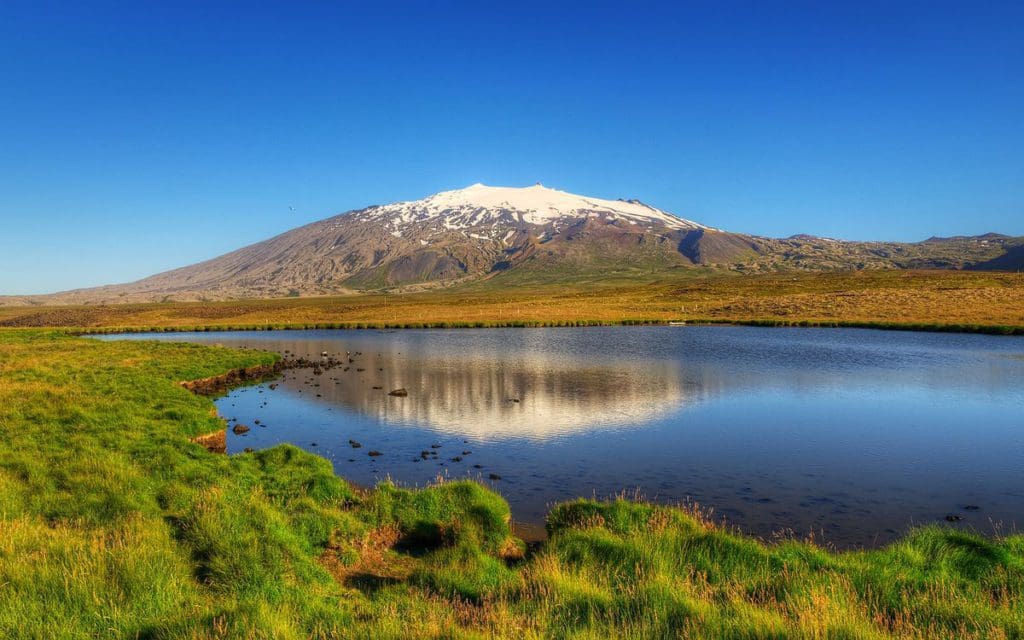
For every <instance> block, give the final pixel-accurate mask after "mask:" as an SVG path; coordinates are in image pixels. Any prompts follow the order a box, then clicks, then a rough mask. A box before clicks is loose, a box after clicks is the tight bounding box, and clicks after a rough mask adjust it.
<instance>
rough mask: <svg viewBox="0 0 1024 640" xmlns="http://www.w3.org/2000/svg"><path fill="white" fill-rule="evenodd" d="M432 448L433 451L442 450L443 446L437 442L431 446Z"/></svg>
mask: <svg viewBox="0 0 1024 640" xmlns="http://www.w3.org/2000/svg"><path fill="white" fill-rule="evenodd" d="M430 448H431V449H440V448H441V445H439V444H437V443H436V442H435V443H434V444H432V445H430Z"/></svg>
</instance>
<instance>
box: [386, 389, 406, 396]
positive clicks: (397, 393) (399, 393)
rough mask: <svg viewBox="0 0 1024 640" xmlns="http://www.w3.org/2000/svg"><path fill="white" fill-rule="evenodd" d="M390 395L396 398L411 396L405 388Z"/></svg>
mask: <svg viewBox="0 0 1024 640" xmlns="http://www.w3.org/2000/svg"><path fill="white" fill-rule="evenodd" d="M388 395H389V396H395V397H398V398H404V397H406V396H407V395H409V392H408V391H406V390H405V388H404V387H403V388H401V389H395V390H393V391H389V392H388Z"/></svg>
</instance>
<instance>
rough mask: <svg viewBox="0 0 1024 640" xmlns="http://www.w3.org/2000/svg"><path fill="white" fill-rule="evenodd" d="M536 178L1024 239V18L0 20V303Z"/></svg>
mask: <svg viewBox="0 0 1024 640" xmlns="http://www.w3.org/2000/svg"><path fill="white" fill-rule="evenodd" d="M87 5H88V6H87ZM537 181H542V182H543V183H544V184H545V185H547V186H551V187H555V188H559V189H564V190H567V191H573V192H576V193H584V194H589V195H594V196H601V197H609V198H616V197H628V198H632V197H636V198H640V199H642V200H644V201H645V202H649V203H651V204H654V205H656V206H658V207H661V208H663V209H667V210H669V211H672V212H675V213H678V214H679V215H682V216H685V217H688V218H691V219H695V220H699V221H702V222H704V223H707V224H710V225H713V226H717V227H721V228H725V229H729V230H734V231H742V232H748V233H756V234H762V235H772V236H786V235H790V234H793V233H801V232H802V233H813V234H817V235H825V236H834V237H842V238H849V239H886V240H918V239H923V238H926V237H928V236H931V235H956V234H977V233H984V232H988V231H999V232H1003V233H1009V234H1014V235H1024V3H1020V2H1008V3H989V2H961V3H948V2H906V3H900V2H865V1H858V2H851V3H847V4H844V3H839V2H804V3H801V2H750V3H742V2H728V1H722V2H711V1H708V2H696V3H676V2H672V3H663V4H662V3H645V2H638V3H633V2H624V1H623V2H617V3H589V2H568V1H567V2H536V3H531V2H515V3H513V2H507V3H497V2H426V1H424V2H410V3H368V2H367V3H353V4H349V3H341V2H334V3H326V2H325V3H312V2H297V3H276V4H275V3H262V4H261V3H241V2H239V3H231V4H215V3H207V2H204V3H194V4H192V3H188V2H174V3H163V4H162V5H160V4H158V3H148V2H144V3H110V4H105V3H103V2H90V3H72V2H67V3H62V4H56V3H54V4H48V3H46V2H21V1H20V0H7V1H6V2H4V3H2V4H0V293H36V292H46V291H53V290H60V289H66V288H71V287H80V286H91V285H97V284H102V283H109V282H122V281H128V280H133V279H137V278H140V277H143V276H146V275H149V274H152V273H155V272H158V271H162V270H165V269H168V268H173V267H176V266H182V265H185V264H189V263H192V262H195V261H198V260H201V259H205V258H210V257H213V256H216V255H219V254H220V253H223V252H226V251H229V250H231V249H235V248H237V247H239V246H242V245H245V244H248V243H251V242H255V241H259V240H262V239H264V238H266V237H268V236H270V235H273V234H276V233H279V232H282V231H285V230H287V229H290V228H292V227H295V226H298V225H300V224H303V223H306V222H309V221H312V220H317V219H320V218H324V217H327V216H329V215H333V214H335V213H338V212H341V211H346V210H349V209H352V208H357V207H362V206H366V205H369V204H375V203H384V202H391V201H396V200H406V199H414V198H419V197H423V196H425V195H428V194H430V193H433V192H436V191H440V190H445V189H452V188H460V187H464V186H467V185H469V184H472V183H474V182H483V183H486V184H495V185H512V186H515V185H529V184H532V183H534V182H537ZM292 207H294V210H293V209H292Z"/></svg>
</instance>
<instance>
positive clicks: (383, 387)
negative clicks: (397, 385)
mask: <svg viewBox="0 0 1024 640" xmlns="http://www.w3.org/2000/svg"><path fill="white" fill-rule="evenodd" d="M373 388H374V389H383V388H384V387H373Z"/></svg>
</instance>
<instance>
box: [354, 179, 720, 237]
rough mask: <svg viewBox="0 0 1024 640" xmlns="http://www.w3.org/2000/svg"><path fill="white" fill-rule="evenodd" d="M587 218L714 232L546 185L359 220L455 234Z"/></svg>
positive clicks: (483, 189) (439, 200) (485, 191)
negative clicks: (428, 226)
mask: <svg viewBox="0 0 1024 640" xmlns="http://www.w3.org/2000/svg"><path fill="white" fill-rule="evenodd" d="M583 216H591V217H604V218H606V219H608V220H610V221H616V220H622V221H623V222H627V223H629V224H633V225H636V224H643V225H647V226H650V225H651V224H654V223H656V224H658V225H659V226H665V227H670V228H675V229H710V227H706V226H704V225H702V224H698V223H696V222H693V221H690V220H685V219H683V218H678V217H676V216H674V215H672V214H670V213H667V212H665V211H662V210H661V209H656V208H655V207H652V206H649V205H646V204H643V203H642V202H639V201H637V200H628V201H627V200H604V199H602V198H591V197H588V196H580V195H576V194H573V193H567V192H565V191H559V190H557V189H549V188H547V187H544V186H542V185H540V184H536V185H534V186H532V187H521V188H519V187H489V186H486V185H483V184H474V185H472V186H470V187H466V188H465V189H456V190H454V191H442V192H441V193H436V194H434V195H432V196H428V197H426V198H423V199H422V200H412V201H409V202H396V203H395V204H389V205H381V206H376V207H370V208H369V209H366V210H364V211H362V212H361V213H360V215H359V220H361V221H364V222H369V221H370V220H381V219H384V220H386V221H387V225H388V227H389V228H391V229H399V228H402V227H405V226H407V225H410V224H419V223H424V222H432V223H440V225H441V226H443V227H444V228H445V229H447V230H449V231H457V230H462V229H468V228H472V227H479V226H482V225H490V226H492V227H497V226H499V225H516V224H524V223H525V224H529V225H535V226H544V225H548V224H555V225H556V226H557V223H558V222H560V221H562V220H565V219H567V218H579V217H583Z"/></svg>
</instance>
